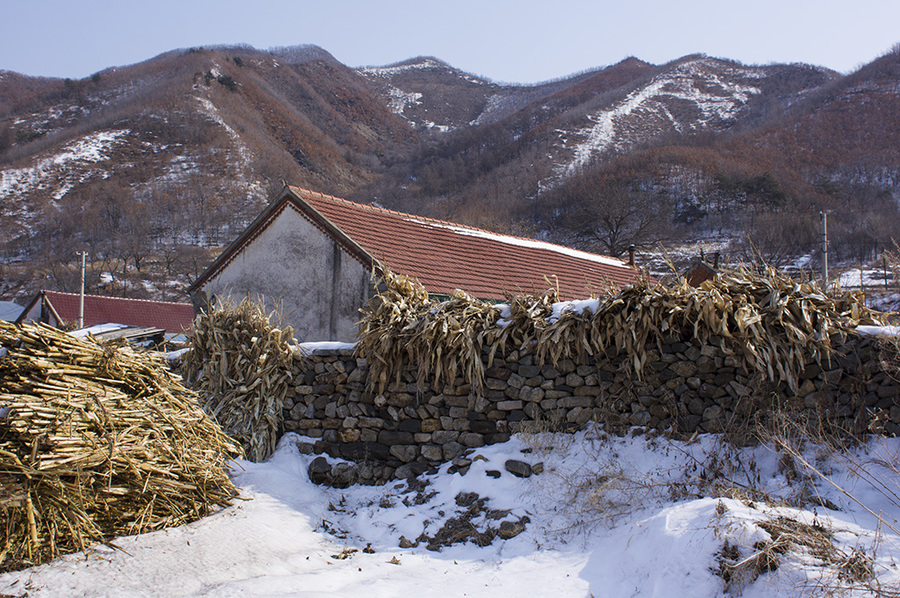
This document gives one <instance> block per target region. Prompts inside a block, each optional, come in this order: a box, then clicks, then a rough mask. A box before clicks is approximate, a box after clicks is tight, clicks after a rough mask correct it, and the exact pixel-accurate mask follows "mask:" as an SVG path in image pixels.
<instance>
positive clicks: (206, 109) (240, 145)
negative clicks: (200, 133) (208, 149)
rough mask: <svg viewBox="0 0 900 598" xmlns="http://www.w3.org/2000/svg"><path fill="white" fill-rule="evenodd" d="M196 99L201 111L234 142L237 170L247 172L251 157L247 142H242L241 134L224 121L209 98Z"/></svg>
mask: <svg viewBox="0 0 900 598" xmlns="http://www.w3.org/2000/svg"><path fill="white" fill-rule="evenodd" d="M197 101H198V102H200V106H201V112H202V113H203V114H205V115H206V116H207V117H209V118H210V119H211V120H212V121H214V122H215V123H217V124H218V125H219V126H221V127H222V128H223V129H225V132H226V133H228V136H229V137H230V138H231V141H232V142H234V146H235V149H236V151H237V155H238V172H248V171H249V168H250V159H251V157H252V152H251V151H250V148H249V147H247V144H245V143H244V142H243V140H242V139H241V136H240V135H238V133H237V131H235V130H234V129H233V128H231V126H230V125H229V124H228V123H226V122H225V119H223V118H222V115H221V114H219V109H218V108H216V105H215V104H213V103H212V102H211V101H210V100H209V99H207V98H202V97H199V96H198V97H197Z"/></svg>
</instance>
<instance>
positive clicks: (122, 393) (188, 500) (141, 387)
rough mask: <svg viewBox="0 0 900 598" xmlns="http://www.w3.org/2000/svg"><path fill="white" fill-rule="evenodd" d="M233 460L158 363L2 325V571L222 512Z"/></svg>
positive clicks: (235, 452)
mask: <svg viewBox="0 0 900 598" xmlns="http://www.w3.org/2000/svg"><path fill="white" fill-rule="evenodd" d="M240 454H241V450H240V447H239V446H238V445H237V444H235V443H234V442H233V441H232V440H231V439H230V438H228V436H226V435H225V434H224V433H223V431H222V429H221V428H220V427H219V425H218V424H216V422H215V421H214V420H213V419H212V418H210V417H209V416H207V415H206V414H205V413H204V412H203V411H202V409H201V408H200V404H199V402H198V399H197V395H196V394H195V393H194V392H192V391H191V390H189V389H187V388H185V387H184V386H183V385H182V384H181V379H180V377H179V376H177V375H175V374H173V373H172V372H170V371H169V369H168V368H167V366H166V364H165V361H164V360H163V359H162V358H161V357H158V356H155V355H154V354H150V353H145V352H138V351H135V350H133V349H131V348H129V347H128V346H116V345H106V346H101V345H99V344H97V343H94V342H92V341H90V340H81V339H77V338H74V337H72V336H69V335H68V334H65V333H64V332H60V331H58V330H56V329H53V328H50V327H46V326H43V325H38V326H30V325H26V326H22V327H15V326H12V325H9V324H6V323H4V322H0V530H2V535H0V572H2V571H8V570H13V569H19V568H22V567H27V566H31V565H36V564H40V563H44V562H46V561H48V560H50V559H52V558H55V557H56V556H59V555H61V554H66V553H70V552H74V551H78V550H84V549H86V548H88V547H89V546H90V545H92V544H94V543H97V542H109V541H110V540H111V539H113V538H114V537H117V536H122V535H129V534H140V533H143V532H147V531H152V530H158V529H162V528H166V527H171V526H177V525H181V524H184V523H187V522H190V521H194V520H197V519H199V518H201V517H203V516H205V515H206V514H208V513H209V512H210V510H211V509H212V508H215V507H217V506H225V505H228V504H229V502H230V500H231V499H232V498H233V497H234V496H235V495H236V492H237V491H236V488H235V487H234V485H233V484H232V483H231V481H230V479H229V477H228V472H227V470H226V467H225V462H226V460H227V459H228V458H230V457H236V456H240Z"/></svg>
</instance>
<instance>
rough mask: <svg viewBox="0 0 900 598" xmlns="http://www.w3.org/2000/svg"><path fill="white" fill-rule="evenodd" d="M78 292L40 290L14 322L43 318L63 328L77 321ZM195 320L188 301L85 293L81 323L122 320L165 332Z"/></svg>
mask: <svg viewBox="0 0 900 598" xmlns="http://www.w3.org/2000/svg"><path fill="white" fill-rule="evenodd" d="M79 309H80V295H79V294H78V293H61V292H58V291H41V292H39V293H38V294H37V295H35V296H34V297H33V298H32V299H31V301H29V302H28V305H26V306H25V309H24V310H23V311H22V315H20V316H19V317H18V319H17V320H16V323H17V324H20V323H22V322H24V321H34V322H43V323H44V324H49V325H50V326H55V327H57V328H62V327H66V326H72V325H75V324H77V322H78V313H79ZM193 322H194V306H193V305H191V304H190V303H175V302H171V301H148V300H145V299H129V298H127V297H105V296H102V295H85V296H84V324H83V325H84V326H85V327H88V326H95V325H98V324H124V325H126V326H134V327H139V328H154V329H161V330H164V331H165V334H166V335H168V336H172V335H178V334H184V333H187V332H190V331H191V326H192V325H193Z"/></svg>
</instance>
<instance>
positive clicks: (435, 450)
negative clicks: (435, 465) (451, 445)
mask: <svg viewBox="0 0 900 598" xmlns="http://www.w3.org/2000/svg"><path fill="white" fill-rule="evenodd" d="M422 456H423V457H425V458H426V459H428V460H429V461H440V460H441V459H443V457H444V450H443V449H442V448H441V447H440V446H438V445H436V444H426V445H425V446H423V447H422Z"/></svg>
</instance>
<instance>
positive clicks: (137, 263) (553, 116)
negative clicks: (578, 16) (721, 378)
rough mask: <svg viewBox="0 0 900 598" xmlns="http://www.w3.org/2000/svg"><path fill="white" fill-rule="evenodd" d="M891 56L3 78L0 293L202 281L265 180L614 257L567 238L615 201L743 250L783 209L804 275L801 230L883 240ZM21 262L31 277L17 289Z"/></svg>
mask: <svg viewBox="0 0 900 598" xmlns="http://www.w3.org/2000/svg"><path fill="white" fill-rule="evenodd" d="M898 56H900V54H898V52H897V51H891V52H888V53H886V54H885V55H884V56H882V57H880V58H879V59H876V60H875V61H872V62H871V63H869V64H867V65H864V66H863V67H861V68H860V69H858V70H857V71H855V72H854V73H851V74H849V75H841V74H839V73H835V72H834V71H830V70H829V69H825V68H822V67H815V66H811V65H798V64H775V65H743V64H741V63H739V62H736V61H732V60H728V59H722V58H713V57H709V56H706V55H703V54H693V55H689V56H684V57H681V58H679V59H676V60H673V61H670V62H668V63H666V64H662V65H654V64H650V63H647V62H645V61H642V60H640V59H638V58H635V57H627V58H625V59H623V60H622V61H620V62H618V63H616V64H613V65H609V66H606V67H602V68H598V69H591V70H588V71H583V72H580V73H576V74H573V75H571V76H567V77H563V78H560V79H556V80H551V81H548V82H542V83H538V84H533V85H518V84H501V83H496V82H493V81H490V80H489V79H486V78H482V77H479V76H477V75H473V74H471V73H466V72H465V71H462V70H460V69H457V68H455V67H453V66H451V65H449V64H448V63H446V62H443V61H441V60H440V59H437V58H435V57H430V56H420V57H414V58H410V59H407V60H404V61H399V62H397V63H393V64H391V65H385V66H383V67H377V66H369V67H358V68H350V67H347V66H345V65H343V64H341V63H340V62H339V61H337V60H336V59H335V58H334V57H333V56H332V55H331V54H330V53H328V52H327V51H325V50H324V49H322V48H320V47H318V46H311V45H300V46H291V47H286V48H275V49H272V50H269V51H266V50H257V49H255V48H252V47H249V46H243V45H232V46H216V47H211V48H188V49H182V50H173V51H170V52H166V53H163V54H160V55H158V56H156V57H153V58H152V59H150V60H148V61H144V62H142V63H137V64H135V65H129V66H126V67H111V68H109V69H106V70H104V71H100V72H98V73H96V74H95V75H93V76H92V77H88V78H85V79H80V80H70V79H48V78H29V77H27V76H24V75H19V74H16V73H9V72H3V73H0V198H2V199H3V203H2V206H3V207H2V209H0V224H2V226H3V230H4V231H12V232H11V233H8V234H7V238H6V239H5V240H4V242H3V244H2V246H0V264H3V265H2V266H0V267H2V268H5V270H6V271H7V272H10V273H11V274H9V277H10V278H9V280H10V281H12V279H13V278H16V277H18V278H16V279H17V280H18V279H19V278H21V279H23V281H22V282H21V283H14V282H6V283H5V284H6V287H7V288H5V289H4V288H2V287H0V294H5V295H12V294H20V293H24V292H26V290H27V291H28V292H30V291H32V290H34V289H35V288H36V285H39V284H49V285H55V286H57V287H65V286H66V285H69V284H71V281H70V280H69V279H70V278H71V263H72V259H71V258H69V257H66V256H71V255H74V254H75V253H76V251H77V250H78V248H79V247H84V246H92V247H94V252H95V253H96V254H97V255H98V256H103V257H101V258H99V259H100V261H101V262H103V263H102V264H100V265H98V266H97V267H98V268H106V269H107V270H109V269H118V270H119V272H120V275H119V278H122V279H128V278H132V279H134V280H133V281H132V287H131V291H130V292H134V293H138V294H140V293H147V294H149V295H153V296H159V294H160V293H166V292H169V291H163V290H161V289H160V284H162V282H161V281H157V282H154V281H150V282H149V283H148V284H144V282H145V281H144V279H143V278H142V276H143V273H142V272H141V267H142V264H141V261H142V259H143V260H145V261H146V259H147V258H141V257H140V255H141V254H142V253H143V254H144V255H152V256H154V257H153V259H154V260H156V261H163V262H164V261H165V260H161V258H159V257H158V256H159V255H160V253H166V252H167V251H169V250H170V248H171V247H175V248H177V249H178V252H180V253H179V256H181V258H183V257H184V255H188V254H190V256H189V257H190V259H193V260H194V262H198V260H199V261H202V259H203V258H202V256H200V257H198V255H199V254H200V253H203V252H199V251H197V250H196V248H197V247H200V248H202V249H204V251H205V252H206V253H208V254H210V253H214V252H215V248H216V247H221V246H222V244H224V243H226V242H227V241H228V240H229V239H230V238H233V237H234V236H235V235H236V234H237V233H239V232H240V230H241V228H242V227H243V226H244V225H245V224H246V223H247V222H248V221H249V220H250V219H252V217H253V216H255V214H256V212H258V210H259V209H261V207H262V206H263V205H265V203H266V201H267V200H268V199H269V198H270V197H272V196H273V194H274V192H275V191H276V190H277V189H280V187H281V185H282V184H283V183H284V182H285V181H287V182H290V183H291V184H296V185H299V186H303V187H307V188H313V189H317V190H320V191H322V192H326V193H329V194H333V195H337V196H341V197H346V198H348V199H352V200H356V201H362V202H363V203H368V202H374V201H377V202H379V203H381V204H382V205H385V206H386V207H391V208H395V209H401V210H404V211H408V212H413V213H419V214H422V215H426V216H428V215H431V216H437V217H440V218H444V219H448V220H454V221H459V222H461V223H465V224H472V225H476V226H482V227H484V228H489V229H494V230H498V232H512V233H516V234H526V235H530V236H539V237H542V238H546V239H548V240H553V241H557V242H563V243H569V244H572V245H575V246H577V247H579V248H581V249H588V250H595V251H597V250H601V251H608V252H612V253H615V251H618V247H617V248H616V249H615V251H614V250H613V249H612V248H611V247H609V246H604V244H603V242H602V241H601V240H599V237H597V235H596V234H594V235H593V236H591V235H587V236H586V234H585V233H584V231H579V230H578V229H579V227H578V226H575V224H573V221H577V220H578V219H579V216H581V217H582V218H583V217H584V216H585V215H586V214H594V216H596V208H597V206H596V205H595V204H598V203H603V202H606V203H607V204H609V203H610V202H612V199H610V198H614V197H616V196H617V195H621V194H624V195H625V196H626V197H630V198H632V200H633V203H635V204H641V205H642V204H643V203H644V201H643V199H644V196H645V195H650V196H652V198H653V201H654V202H656V204H654V205H656V206H657V207H658V209H657V210H656V211H657V212H658V213H659V214H660V215H663V214H664V215H665V218H667V219H668V221H669V222H670V225H669V226H668V227H667V228H668V229H670V230H669V231H668V233H667V234H666V235H664V236H660V237H659V239H663V238H665V240H666V241H667V242H679V241H686V240H690V239H691V238H695V237H696V236H697V235H703V234H709V233H710V231H718V232H721V233H723V234H725V235H726V236H727V237H730V238H738V237H740V236H741V235H745V234H747V233H753V234H756V235H758V234H759V229H760V228H765V227H764V226H763V225H762V224H761V221H766V220H767V219H777V218H778V214H780V213H782V212H783V211H784V210H785V209H789V208H790V209H794V210H796V211H798V213H799V214H800V216H799V217H798V218H797V220H798V222H801V223H802V227H801V228H803V231H804V232H803V233H802V234H794V233H784V234H785V235H787V236H788V237H790V236H791V235H793V236H794V237H796V238H798V239H804V241H803V243H800V244H799V245H798V246H797V248H796V249H797V251H796V253H798V254H805V253H808V251H807V245H809V242H808V241H809V239H811V238H812V237H813V236H814V233H813V232H812V223H813V219H814V216H816V215H817V213H818V211H820V210H821V209H830V210H836V211H837V212H836V215H837V214H838V213H839V214H841V217H842V218H843V217H846V218H847V230H846V231H843V232H837V233H836V237H835V242H838V241H839V239H840V238H841V237H840V235H842V234H844V233H846V235H847V238H851V237H852V238H862V237H860V234H859V233H858V232H857V233H854V232H853V229H854V227H855V228H856V229H859V228H860V227H862V226H864V219H862V218H856V217H854V216H853V215H852V214H853V207H852V206H856V207H859V202H865V203H866V205H867V206H868V205H877V206H879V209H880V210H882V211H883V212H884V218H882V220H883V221H884V224H879V230H883V229H885V228H886V227H887V226H888V224H889V223H893V222H895V220H893V219H894V218H895V216H896V204H897V202H898V200H900V157H898V155H897V147H900V143H897V142H898V139H897V137H898V135H900V133H898V131H900V123H898V122H897V119H898V117H895V116H894V115H897V114H900V106H898V97H900V64H898V63H900V59H898ZM866 198H868V199H866ZM116 202H117V203H118V207H117V208H116V209H113V204H114V203H116ZM892 202H893V204H892ZM892 205H893V207H891V206H892ZM607 208H608V206H607ZM147 210H149V213H150V216H148V214H147ZM585 210H587V211H585ZM857 211H858V210H857ZM763 216H765V218H763ZM836 220H837V219H836ZM148 221H149V222H148ZM663 228H666V227H663ZM59 231H65V233H64V234H61V233H60V232H59ZM754 231H757V232H754ZM596 232H597V231H595V233H596ZM717 234H718V233H717ZM879 234H881V233H879ZM854 235H855V237H854ZM601 236H602V235H601ZM135 239H143V241H142V242H140V243H137V242H136V241H135ZM659 239H657V240H659ZM632 240H633V241H634V240H637V241H638V244H639V245H643V244H644V243H645V242H646V241H647V240H646V239H637V238H634V239H632ZM773 242H774V241H773ZM798 243H799V242H798ZM800 245H803V246H802V247H801V246H800ZM178 252H176V253H178ZM182 254H184V255H182ZM181 258H179V259H181ZM172 259H173V260H174V258H172ZM185 259H186V260H188V261H190V259H188V258H184V259H183V260H182V262H184V260H185ZM50 260H56V261H58V262H60V263H61V264H62V266H61V267H60V268H57V270H58V271H57V272H53V271H51V270H53V269H52V268H50V267H49V266H47V265H46V264H47V263H48V261H50ZM176 261H177V260H174V261H172V263H170V264H168V265H166V267H165V268H164V269H166V270H167V271H168V272H169V273H170V275H172V276H173V278H174V279H176V280H177V281H178V285H177V286H179V288H183V286H184V284H185V281H187V280H188V279H189V278H190V276H191V275H192V274H191V273H192V272H196V270H197V269H198V268H200V266H199V265H198V263H199V262H198V263H192V264H191V265H189V266H186V265H185V263H181V265H175V262H176ZM16 264H21V266H17V265H16ZM26 264H31V265H35V264H37V265H38V266H39V268H37V269H38V270H40V272H38V273H37V274H34V275H33V276H31V278H29V277H28V276H27V275H25V274H21V276H19V274H15V272H20V271H24V270H26V269H27V268H28V267H29V266H26ZM13 271H15V272H13ZM176 271H177V272H176ZM173 272H174V274H172V273H173ZM13 274H15V276H13ZM25 278H29V279H28V280H24V279H25ZM98 280H99V274H98ZM135 281H138V282H135ZM98 284H99V283H98ZM174 288H175V287H173V289H174ZM123 292H128V291H127V290H123ZM172 292H175V291H174V290H173V291H172Z"/></svg>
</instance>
